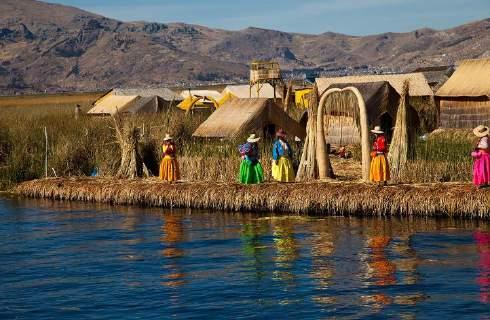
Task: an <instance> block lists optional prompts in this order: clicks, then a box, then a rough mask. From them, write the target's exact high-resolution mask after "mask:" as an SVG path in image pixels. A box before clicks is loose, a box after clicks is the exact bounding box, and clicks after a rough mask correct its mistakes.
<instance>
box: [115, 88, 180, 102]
mask: <svg viewBox="0 0 490 320" xmlns="http://www.w3.org/2000/svg"><path fill="white" fill-rule="evenodd" d="M112 93H113V94H114V95H116V96H141V97H154V96H159V97H161V98H162V99H164V100H167V101H172V100H174V101H180V100H182V97H181V96H179V95H178V94H177V93H175V92H174V91H172V90H170V89H169V88H130V89H123V88H114V89H112Z"/></svg>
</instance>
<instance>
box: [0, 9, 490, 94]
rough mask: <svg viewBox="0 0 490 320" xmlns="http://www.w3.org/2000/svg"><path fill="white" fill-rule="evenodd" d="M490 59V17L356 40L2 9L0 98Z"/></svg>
mask: <svg viewBox="0 0 490 320" xmlns="http://www.w3.org/2000/svg"><path fill="white" fill-rule="evenodd" d="M489 55H490V19H486V20H482V21H478V22H474V23H470V24H467V25H463V26H460V27H457V28H454V29H449V30H443V31H436V30H431V29H421V30H416V31H414V32H410V33H385V34H380V35H373V36H365V37H354V36H347V35H342V34H335V33H324V34H320V35H305V34H294V33H286V32H280V31H273V30H265V29H258V28H247V29H244V30H240V31H225V30H218V29H210V28H206V27H202V26H195V25H188V24H182V23H172V24H162V23H146V22H135V23H126V22H120V21H117V20H113V19H108V18H105V17H102V16H99V15H96V14H92V13H89V12H86V11H83V10H79V9H77V8H72V7H66V6H61V5H54V4H48V3H44V2H40V1H34V0H2V1H0V93H12V92H13V91H44V90H50V91H56V90H63V89H65V90H66V89H77V90H94V89H103V88H109V87H113V86H156V85H162V84H179V83H198V82H208V81H236V80H240V79H241V80H243V79H246V78H247V76H248V67H247V64H248V63H249V62H250V61H251V60H253V59H274V60H276V61H278V62H280V63H281V66H282V67H283V68H284V69H289V70H291V69H317V70H326V71H327V72H328V71H330V72H335V70H337V69H342V70H343V69H345V68H348V69H349V70H357V71H359V70H363V71H376V70H386V71H407V70H412V69H415V68H417V67H423V66H430V65H447V64H452V63H454V61H456V60H458V59H462V58H477V57H481V56H489ZM342 72H344V71H342Z"/></svg>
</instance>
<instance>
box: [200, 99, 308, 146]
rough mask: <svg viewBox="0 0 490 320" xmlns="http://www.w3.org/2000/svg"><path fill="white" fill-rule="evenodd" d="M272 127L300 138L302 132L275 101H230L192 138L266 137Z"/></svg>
mask: <svg viewBox="0 0 490 320" xmlns="http://www.w3.org/2000/svg"><path fill="white" fill-rule="evenodd" d="M271 128H283V129H284V130H286V132H288V134H289V135H290V136H297V137H299V138H301V139H303V138H304V137H305V135H306V132H305V129H304V128H303V127H302V126H301V125H300V124H299V123H298V122H296V121H295V120H294V119H292V118H290V117H289V116H288V115H287V114H286V113H285V112H284V111H283V110H282V108H281V107H280V106H279V105H277V104H276V103H275V102H274V99H265V98H256V99H233V100H231V101H229V102H227V103H225V104H224V105H223V106H221V107H220V108H219V109H217V110H216V111H215V112H214V113H213V114H211V116H210V117H209V118H208V119H207V120H206V121H204V122H203V123H202V124H201V125H200V126H199V128H197V130H196V131H195V132H194V134H193V136H194V137H202V138H225V139H236V138H240V137H242V136H245V135H248V134H250V133H256V134H260V135H267V131H268V130H271Z"/></svg>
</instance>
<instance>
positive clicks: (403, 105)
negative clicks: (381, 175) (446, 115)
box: [388, 80, 411, 177]
mask: <svg viewBox="0 0 490 320" xmlns="http://www.w3.org/2000/svg"><path fill="white" fill-rule="evenodd" d="M408 93H409V82H408V81H407V80H405V82H404V83H403V93H402V95H401V97H400V105H399V106H398V111H397V113H396V121H395V130H394V132H393V139H392V140H391V146H390V150H389V153H388V162H389V164H390V169H391V173H392V175H393V176H395V177H396V176H398V175H399V174H400V172H401V171H402V170H403V169H404V168H405V166H406V164H407V160H408V152H409V148H411V146H410V140H409V132H408V123H407V117H408V115H407V104H408Z"/></svg>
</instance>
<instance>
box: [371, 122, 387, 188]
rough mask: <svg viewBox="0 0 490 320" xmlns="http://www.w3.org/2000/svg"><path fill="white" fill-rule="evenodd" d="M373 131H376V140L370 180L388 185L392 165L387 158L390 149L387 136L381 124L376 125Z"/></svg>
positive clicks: (372, 153)
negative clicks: (390, 165) (389, 164)
mask: <svg viewBox="0 0 490 320" xmlns="http://www.w3.org/2000/svg"><path fill="white" fill-rule="evenodd" d="M371 132H372V133H374V135H375V140H374V144H373V151H372V152H371V168H370V170H369V180H371V182H377V183H382V184H383V185H387V183H388V180H390V167H389V166H388V159H386V153H387V151H388V148H387V143H386V138H385V136H384V132H383V131H382V130H381V128H380V127H379V126H376V127H375V128H374V130H371Z"/></svg>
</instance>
